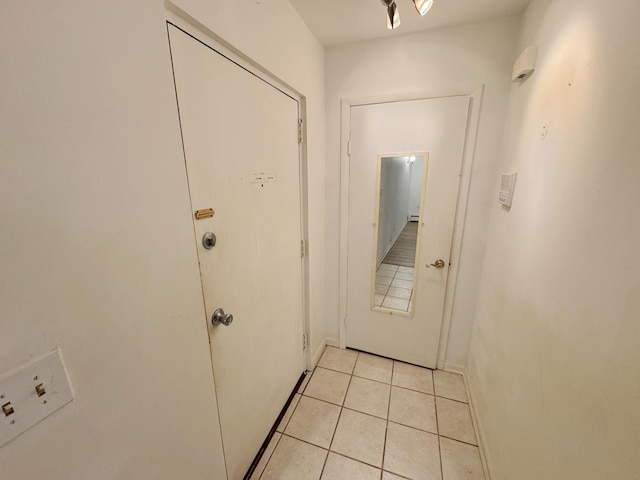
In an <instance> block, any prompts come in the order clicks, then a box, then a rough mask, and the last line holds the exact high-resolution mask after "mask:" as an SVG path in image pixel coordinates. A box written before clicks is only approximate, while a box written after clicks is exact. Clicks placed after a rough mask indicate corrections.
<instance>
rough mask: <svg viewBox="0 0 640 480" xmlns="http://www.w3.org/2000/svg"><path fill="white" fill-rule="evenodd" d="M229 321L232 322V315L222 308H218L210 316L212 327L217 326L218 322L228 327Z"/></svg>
mask: <svg viewBox="0 0 640 480" xmlns="http://www.w3.org/2000/svg"><path fill="white" fill-rule="evenodd" d="M231 322H233V315H231V314H230V313H224V310H223V309H221V308H218V309H217V310H216V311H215V312H213V316H212V317H211V324H212V325H213V326H214V327H217V326H218V325H220V324H222V325H224V326H226V327H228V326H229V325H231Z"/></svg>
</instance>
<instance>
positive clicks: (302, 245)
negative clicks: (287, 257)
mask: <svg viewBox="0 0 640 480" xmlns="http://www.w3.org/2000/svg"><path fill="white" fill-rule="evenodd" d="M306 253H307V248H306V246H305V244H304V240H300V258H304V256H305V255H306Z"/></svg>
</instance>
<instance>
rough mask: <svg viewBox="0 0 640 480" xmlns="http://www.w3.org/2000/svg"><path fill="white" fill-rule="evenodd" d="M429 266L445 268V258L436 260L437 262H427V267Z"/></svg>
mask: <svg viewBox="0 0 640 480" xmlns="http://www.w3.org/2000/svg"><path fill="white" fill-rule="evenodd" d="M429 267H436V268H444V260H436V261H435V263H427V268H429Z"/></svg>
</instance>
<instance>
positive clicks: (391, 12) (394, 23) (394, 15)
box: [380, 0, 400, 30]
mask: <svg viewBox="0 0 640 480" xmlns="http://www.w3.org/2000/svg"><path fill="white" fill-rule="evenodd" d="M380 1H381V2H382V5H384V6H385V7H387V28H388V29H389V30H393V29H394V28H398V27H399V26H400V12H398V6H397V5H396V0H380Z"/></svg>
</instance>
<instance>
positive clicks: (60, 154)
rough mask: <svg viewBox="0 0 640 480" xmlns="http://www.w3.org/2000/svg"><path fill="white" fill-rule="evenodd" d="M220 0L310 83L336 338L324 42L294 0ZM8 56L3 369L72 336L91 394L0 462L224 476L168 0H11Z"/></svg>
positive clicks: (233, 21)
mask: <svg viewBox="0 0 640 480" xmlns="http://www.w3.org/2000/svg"><path fill="white" fill-rule="evenodd" d="M182 3H183V4H188V3H190V2H188V1H187V0H185V1H183V2H182ZM266 3H268V5H265V4H266ZM209 5H210V6H211V7H212V8H214V9H215V8H223V7H222V6H223V5H224V8H225V9H226V10H227V11H225V19H224V22H220V25H219V24H217V23H216V24H215V25H214V30H216V29H218V30H220V32H221V33H220V34H221V35H223V36H227V40H228V41H229V42H231V43H234V42H235V43H237V44H238V48H241V49H243V51H244V52H245V53H246V54H247V55H254V56H255V57H256V60H257V61H258V62H265V63H267V64H268V65H266V66H267V68H269V69H271V70H272V71H274V72H276V73H277V74H278V76H280V77H281V78H283V79H285V80H286V81H287V82H288V83H289V84H290V85H292V86H293V87H294V88H296V89H297V90H299V91H300V92H301V93H302V94H304V95H306V96H307V108H308V109H309V118H310V121H309V126H308V129H309V162H310V164H313V165H312V166H311V170H312V175H315V176H316V177H317V178H318V182H319V184H318V185H316V184H315V183H313V186H312V187H310V189H311V190H312V193H311V197H312V198H311V204H312V205H311V206H310V209H311V218H310V222H311V228H310V230H311V237H312V239H317V240H316V245H314V242H313V241H312V243H311V250H312V252H313V251H314V249H317V253H315V252H314V256H313V257H312V260H311V267H312V279H311V280H312V287H313V288H315V289H314V291H313V295H312V311H313V316H312V318H313V325H312V327H313V330H312V333H313V335H314V336H315V337H317V338H322V339H323V338H324V331H323V329H324V324H323V314H322V302H323V301H324V291H323V288H324V277H323V266H322V257H321V256H320V252H322V248H323V247H322V244H323V240H324V230H323V223H324V207H323V195H324V181H323V178H324V176H323V175H324V174H323V171H324V170H323V148H324V130H323V129H324V99H323V90H322V83H323V57H322V49H321V47H319V45H318V44H317V42H316V41H315V39H314V38H313V37H312V36H311V35H310V33H309V32H308V31H306V27H304V24H303V23H302V21H301V20H300V19H299V18H298V17H296V16H295V14H294V11H293V9H292V8H291V7H290V6H289V4H288V3H287V2H263V4H262V5H257V4H256V3H255V2H244V3H242V5H240V4H239V2H221V1H220V2H215V1H214V2H209ZM218 6H220V7H218ZM248 8H251V9H261V10H256V11H255V12H254V13H253V14H252V15H249V16H248V17H247V15H248V12H246V11H245V10H246V9H248ZM266 12H268V14H267V13H266ZM205 13H206V12H203V13H201V15H202V16H204V15H205ZM241 17H247V18H246V19H243V20H240V18H241ZM204 21H206V18H205V19H204ZM222 23H224V26H222ZM236 31H237V33H236ZM274 31H279V32H280V34H279V36H278V37H277V38H274V37H273V36H272V35H271V33H273V32H274ZM247 32H251V33H250V34H249V33H247ZM241 34H243V35H241ZM285 41H286V42H288V43H290V44H292V45H295V47H291V49H290V50H286V51H284V50H279V48H281V47H282V45H283V44H284V43H286V42H285ZM292 51H293V52H295V53H296V55H297V56H298V57H300V58H304V59H305V60H304V62H299V63H298V64H293V62H291V59H290V58H289V57H287V55H288V54H290V53H291V52H292ZM266 52H270V53H269V54H267V53H266ZM0 58H2V68H1V69H0V84H1V85H2V89H1V90H0V105H1V106H2V107H1V110H2V115H0V132H2V133H0V136H1V137H0V138H1V141H0V158H1V161H0V218H2V221H1V222H0V246H1V247H0V285H1V288H0V375H2V374H4V373H5V372H7V371H9V370H12V369H13V368H15V367H18V366H19V365H22V364H23V363H25V362H28V361H29V360H31V359H33V358H36V357H39V356H41V355H43V354H45V353H47V352H49V351H50V350H52V349H53V348H55V347H59V348H60V349H61V351H62V353H63V356H64V359H65V362H66V365H67V368H68V371H69V374H70V377H71V381H72V383H73V387H74V389H75V393H76V397H77V398H76V400H75V401H74V402H73V403H72V404H70V405H68V406H67V407H65V408H63V409H62V410H60V411H58V412H57V413H55V414H54V415H53V416H51V417H49V418H48V419H46V420H45V421H44V422H43V423H41V424H39V425H37V426H36V427H34V428H32V429H31V430H29V431H28V432H27V433H25V434H24V435H22V436H20V437H18V438H17V439H15V440H14V441H12V442H10V443H9V444H7V445H5V446H4V447H1V448H0V465H1V467H0V477H2V480H24V479H35V478H46V479H49V480H63V479H64V480H86V479H89V478H90V479H92V480H100V479H105V480H106V479H109V480H112V479H154V480H159V479H167V480H175V479H177V478H185V479H205V478H206V479H209V478H216V479H218V478H222V477H221V471H220V470H219V469H218V468H219V467H220V466H221V461H222V456H221V446H220V436H219V431H218V420H217V412H216V403H215V395H214V386H213V380H212V373H211V363H210V358H209V346H208V337H207V328H206V318H205V316H204V309H203V304H202V293H201V287H200V279H199V274H198V264H197V257H196V250H195V248H194V247H195V244H194V238H193V226H192V223H191V215H190V206H189V195H188V190H187V184H186V175H185V170H184V160H183V154H182V147H181V142H180V133H179V126H178V117H177V111H176V104H175V93H174V86H173V80H172V75H171V65H170V60H169V51H168V43H167V32H166V27H165V9H164V5H163V2H161V1H160V0H157V1H152V0H148V1H145V2H128V1H120V0H114V1H111V2H86V1H79V0H78V1H72V0H66V1H60V2H35V3H31V2H19V1H6V2H3V3H2V4H1V5H0ZM287 62H288V63H287ZM300 66H301V67H302V68H304V69H305V71H304V72H300V71H299V67H300ZM313 180H314V181H315V177H314V178H313ZM318 297H319V298H320V300H318ZM320 342H321V340H316V345H319V344H320Z"/></svg>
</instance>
